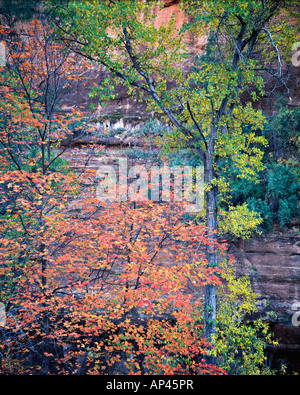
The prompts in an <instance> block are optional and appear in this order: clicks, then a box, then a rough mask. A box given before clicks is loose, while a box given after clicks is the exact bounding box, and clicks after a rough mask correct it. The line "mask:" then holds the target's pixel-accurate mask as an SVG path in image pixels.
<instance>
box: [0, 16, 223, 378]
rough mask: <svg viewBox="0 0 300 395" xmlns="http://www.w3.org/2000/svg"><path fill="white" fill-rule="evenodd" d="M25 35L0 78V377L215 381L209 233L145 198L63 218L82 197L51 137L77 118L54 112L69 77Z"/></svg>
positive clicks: (216, 274)
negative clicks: (209, 357) (196, 377)
mask: <svg viewBox="0 0 300 395" xmlns="http://www.w3.org/2000/svg"><path fill="white" fill-rule="evenodd" d="M3 31H5V32H6V33H5V34H6V36H7V37H9V30H7V29H6V30H5V29H4V28H3V27H2V30H1V32H2V34H3ZM27 33H28V35H27V38H26V40H25V41H24V42H21V41H16V39H13V36H11V38H10V42H9V40H8V41H7V43H8V46H9V45H10V46H9V49H10V51H9V57H10V58H9V64H8V66H7V67H6V69H2V70H1V74H0V79H1V85H0V91H1V92H0V93H1V94H0V97H1V98H0V113H1V121H0V157H1V164H0V175H1V178H0V277H1V293H0V300H1V302H2V303H4V304H5V307H6V325H5V327H2V328H1V331H0V336H1V344H0V370H1V373H2V374H16V373H18V374H36V373H42V374H75V373H87V374H105V373H122V372H123V373H131V374H149V373H154V374H224V373H225V372H224V371H223V370H222V369H220V368H217V367H216V366H214V365H207V364H205V362H204V360H203V356H204V355H205V353H206V351H207V349H208V346H209V345H208V344H207V342H206V341H205V339H203V328H202V319H201V292H202V287H203V286H204V285H205V284H208V283H209V284H218V283H220V269H218V268H212V267H208V264H207V261H206V258H205V256H204V255H203V247H205V246H206V245H207V244H208V243H211V242H210V241H209V238H208V237H207V236H208V235H207V231H206V229H205V228H204V227H203V226H202V225H198V224H195V223H194V222H191V221H185V220H184V216H183V210H182V209H181V208H180V207H178V206H176V207H175V206H173V207H172V206H170V205H169V206H166V205H162V204H153V203H151V202H148V203H132V202H123V203H118V202H116V203H114V204H104V203H101V204H100V203H99V201H97V200H96V199H94V198H92V197H91V198H89V199H88V200H86V201H85V203H84V205H83V208H82V210H81V213H80V215H79V216H78V217H75V218H74V217H72V216H70V215H69V214H68V205H69V201H70V198H72V196H74V194H77V193H79V192H80V190H79V186H78V183H77V180H76V175H75V174H74V173H73V172H71V171H70V170H69V169H68V165H67V163H65V162H62V161H60V160H61V155H62V153H63V152H64V150H63V149H61V148H59V146H57V145H55V144H53V141H54V140H56V141H57V140H59V139H62V138H65V137H67V136H69V135H70V133H71V131H70V128H69V126H70V125H71V123H72V122H74V120H76V121H77V122H80V121H81V120H82V116H81V114H80V113H79V112H76V113H73V114H68V117H62V115H61V114H59V113H58V106H57V101H59V92H61V90H60V89H58V84H61V85H60V87H61V89H62V90H64V89H66V88H67V86H65V85H67V84H69V83H70V84H72V80H73V79H74V78H77V77H78V74H76V72H75V71H76V70H75V68H74V67H75V66H74V63H73V59H72V58H70V57H69V56H67V54H66V53H64V52H61V51H60V48H59V45H58V44H57V43H56V42H55V40H54V39H53V38H51V35H50V33H49V31H46V28H45V26H44V25H42V24H41V22H38V21H35V22H33V23H32V30H30V31H29V32H27ZM46 33H47V34H46ZM53 40H54V41H53ZM24 51H26V56H25V52H24ZM51 59H52V60H51ZM59 59H60V63H59ZM214 247H215V248H216V249H220V250H221V246H220V245H215V246H214Z"/></svg>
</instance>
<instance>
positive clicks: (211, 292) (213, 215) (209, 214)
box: [204, 153, 218, 363]
mask: <svg viewBox="0 0 300 395" xmlns="http://www.w3.org/2000/svg"><path fill="white" fill-rule="evenodd" d="M205 167H206V169H205V185H206V186H209V190H208V191H207V192H206V226H207V229H208V238H209V241H210V242H211V243H210V245H208V246H207V251H206V255H207V261H208V265H209V266H211V267H216V266H217V265H218V253H217V251H216V248H215V241H216V239H217V234H216V230H217V194H218V190H217V186H214V185H212V184H211V182H212V180H213V179H214V178H215V172H214V169H213V155H212V154H211V155H210V154H209V153H208V155H207V160H206V166H205ZM204 297H205V301H204V332H205V338H206V340H207V341H208V342H212V340H213V339H212V336H213V335H214V334H215V332H216V286H215V285H211V284H208V285H206V286H205V295H204ZM206 362H207V363H213V362H214V358H213V357H212V356H207V357H206Z"/></svg>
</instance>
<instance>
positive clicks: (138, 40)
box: [55, 0, 298, 339]
mask: <svg viewBox="0 0 300 395" xmlns="http://www.w3.org/2000/svg"><path fill="white" fill-rule="evenodd" d="M295 4H296V2H293V1H281V0H278V1H269V0H260V1H252V0H249V1H242V0H241V1H222V0H221V1H218V2H215V1H210V0H208V1H202V2H197V1H195V2H188V3H187V2H184V1H183V2H182V3H181V7H182V8H183V9H184V11H185V13H186V15H187V16H188V17H189V22H188V23H186V24H185V25H184V27H183V29H182V31H181V32H177V33H176V34H174V31H175V30H174V29H175V27H174V23H175V19H174V18H172V19H171V21H170V23H169V24H163V25H161V26H160V27H159V28H156V27H155V26H154V23H153V21H154V20H155V17H156V15H155V12H158V8H157V7H158V5H157V6H156V8H155V9H153V7H154V4H153V3H151V2H136V1H126V2H124V1H117V0H115V1H105V0H103V1H101V0H97V1H82V2H81V1H74V2H72V1H71V2H70V3H69V5H68V7H67V8H64V9H63V10H62V12H61V15H60V17H61V22H59V21H58V20H56V21H55V23H56V25H57V26H58V29H59V31H60V33H61V39H62V40H63V42H64V43H65V44H66V45H67V47H69V48H72V50H73V51H74V52H75V53H78V54H81V55H82V56H84V57H85V58H87V59H89V60H91V61H93V62H97V63H98V64H100V65H103V66H105V67H106V68H107V70H108V71H109V72H110V73H111V76H112V78H110V79H108V80H105V81H104V82H103V83H102V84H100V85H99V87H97V88H96V89H95V90H94V93H95V95H99V96H100V98H101V99H103V98H104V97H106V98H108V96H110V95H111V84H113V83H114V82H115V81H116V80H119V81H123V83H124V85H125V86H126V87H128V89H129V92H131V93H132V94H133V93H134V94H136V95H138V97H139V98H140V99H141V98H143V99H146V100H148V103H149V107H151V108H152V109H153V108H154V109H155V110H156V111H157V112H158V113H160V114H161V116H162V117H163V118H164V119H166V120H167V121H168V122H171V123H172V124H173V126H174V128H175V132H174V134H171V135H166V136H164V141H165V142H167V145H168V146H169V148H178V147H192V148H193V149H195V150H196V151H197V153H198V155H199V157H200V158H201V161H202V164H203V166H204V170H205V183H206V192H205V197H206V225H207V227H208V229H210V231H209V237H210V239H211V241H213V240H215V239H216V237H217V236H216V233H215V231H216V230H217V228H218V212H217V211H218V210H217V207H218V197H220V194H219V191H220V189H222V188H223V187H224V186H225V187H226V180H225V182H224V179H221V178H219V170H218V167H219V166H220V163H221V160H220V159H221V158H225V157H230V158H231V159H232V162H233V164H234V166H235V167H237V168H238V169H239V170H240V177H246V178H252V179H253V178H254V179H255V177H256V172H257V171H258V170H259V169H261V168H262V163H261V159H262V155H263V153H262V151H261V150H260V148H259V146H260V145H265V144H266V140H265V139H263V138H262V137H258V136H256V135H255V130H256V129H258V128H262V127H263V125H264V121H265V119H264V116H263V114H262V112H261V111H256V110H255V109H254V107H253V105H252V104H253V102H255V100H257V99H258V98H259V97H260V96H262V95H263V93H264V79H263V76H264V74H266V73H267V74H268V75H272V77H273V78H274V79H276V80H277V81H280V83H282V84H283V85H286V82H285V80H284V78H283V77H284V59H285V60H286V59H287V57H286V56H287V53H288V52H289V48H290V47H291V45H290V44H291V38H292V31H293V29H294V30H295V29H297V27H298V25H297V18H296V19H295V23H294V25H293V26H291V25H290V24H289V22H288V16H287V15H288V14H289V12H293V6H294V5H295ZM161 6H162V7H163V6H164V4H163V2H162V4H161ZM281 13H283V14H281ZM280 15H283V17H282V18H281V19H280V26H281V29H278V18H280ZM295 15H296V14H294V16H295ZM184 32H192V33H193V34H195V35H208V36H209V46H208V47H209V49H210V55H209V56H208V57H206V59H204V58H202V59H200V61H199V62H198V63H197V64H196V67H195V69H194V70H193V71H192V72H190V73H188V74H187V75H184V74H183V72H182V71H181V69H180V67H178V64H179V63H180V62H182V61H183V60H185V59H186V58H187V56H188V54H187V49H186V48H185V45H184V43H183V39H182V38H183V34H184ZM170 81H173V83H174V84H175V86H176V87H175V88H174V89H168V87H169V85H168V82H170ZM249 92H250V95H248V96H247V93H249ZM242 94H244V98H245V95H246V97H248V98H247V99H246V101H245V99H243V100H242ZM244 126H249V127H250V131H249V132H248V133H245V129H244ZM235 210H237V214H234V211H235ZM247 216H250V218H251V214H250V211H249V209H248V208H247V205H243V206H242V207H238V208H237V209H234V208H233V207H232V208H231V210H230V212H229V214H228V216H227V226H228V224H229V223H230V221H232V220H234V221H239V223H240V225H238V226H236V229H237V230H238V232H239V235H243V234H249V233H250V232H251V230H253V229H255V226H257V224H258V223H259V221H258V220H257V218H256V217H255V216H253V215H252V221H251V222H250V223H249V222H247V221H244V218H245V217H247ZM225 219H226V218H225ZM225 229H226V226H225ZM207 257H208V261H209V263H210V266H211V267H216V266H217V265H218V262H217V254H216V252H215V251H214V250H213V249H212V248H211V247H210V246H209V245H208V249H207ZM205 294H206V302H205V304H206V307H205V328H206V337H207V339H210V338H211V336H212V334H213V333H214V332H215V320H216V288H215V286H214V285H210V284H209V285H207V287H206V291H205Z"/></svg>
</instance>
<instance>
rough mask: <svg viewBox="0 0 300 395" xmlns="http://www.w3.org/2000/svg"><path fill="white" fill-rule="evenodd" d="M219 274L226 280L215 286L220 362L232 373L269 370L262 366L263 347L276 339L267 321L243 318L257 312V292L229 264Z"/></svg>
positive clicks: (216, 344)
mask: <svg viewBox="0 0 300 395" xmlns="http://www.w3.org/2000/svg"><path fill="white" fill-rule="evenodd" d="M226 266H228V264H226ZM222 278H223V279H224V280H225V284H224V285H223V286H222V287H219V288H218V297H219V307H218V314H217V321H218V324H217V333H216V342H215V349H214V350H213V352H214V353H215V355H216V357H217V360H218V361H219V366H221V367H222V368H224V369H226V371H227V372H228V374H235V375H262V374H270V373H272V372H269V371H268V370H267V369H266V368H265V359H266V357H265V355H264V350H265V347H266V345H272V346H276V345H278V343H277V342H275V341H274V340H272V337H271V334H270V332H269V327H268V324H267V323H266V322H263V321H262V320H261V319H258V320H254V321H253V320H252V322H251V321H250V322H247V319H246V318H245V317H247V316H248V317H251V315H253V314H254V313H256V312H257V307H256V305H255V303H256V300H257V296H258V295H256V294H255V293H254V292H253V291H252V290H251V284H250V281H249V278H248V277H247V276H243V277H239V278H237V277H236V273H235V270H234V269H233V268H232V267H230V266H229V267H227V269H226V271H225V274H224V276H222ZM273 373H274V372H273Z"/></svg>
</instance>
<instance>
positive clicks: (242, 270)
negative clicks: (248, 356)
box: [228, 232, 300, 373]
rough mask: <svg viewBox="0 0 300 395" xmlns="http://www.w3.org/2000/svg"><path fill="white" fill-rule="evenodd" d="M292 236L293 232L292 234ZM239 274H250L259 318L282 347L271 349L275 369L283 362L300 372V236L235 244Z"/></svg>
mask: <svg viewBox="0 0 300 395" xmlns="http://www.w3.org/2000/svg"><path fill="white" fill-rule="evenodd" d="M291 233H292V232H291ZM228 252H229V253H230V254H232V255H233V256H234V257H235V258H236V268H237V273H238V274H240V275H242V274H246V273H248V274H249V276H250V279H251V284H252V289H253V291H255V292H256V293H258V294H260V295H261V296H260V299H259V302H258V304H257V307H258V310H259V315H260V317H263V318H264V319H266V320H268V321H269V322H270V326H271V328H272V330H273V332H274V334H275V336H276V338H277V339H278V341H279V347H277V348H276V349H271V348H270V349H269V350H268V353H269V354H270V355H271V356H272V359H273V364H274V367H277V368H278V367H279V365H280V364H281V363H286V364H287V365H288V368H289V371H290V372H292V371H295V372H298V373H300V314H298V312H300V236H299V235H298V236H297V235H289V234H285V235H276V234H270V235H268V236H265V237H258V238H251V239H249V240H239V241H236V242H231V243H230V246H229V249H228Z"/></svg>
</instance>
